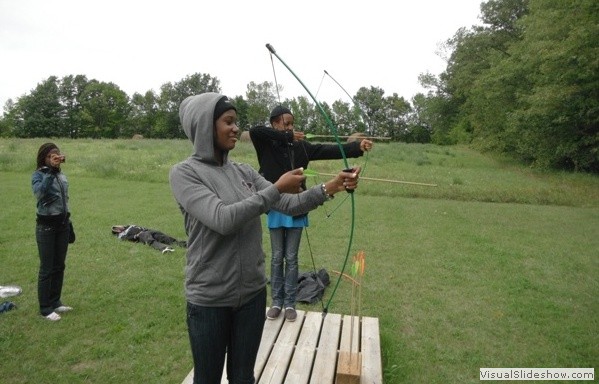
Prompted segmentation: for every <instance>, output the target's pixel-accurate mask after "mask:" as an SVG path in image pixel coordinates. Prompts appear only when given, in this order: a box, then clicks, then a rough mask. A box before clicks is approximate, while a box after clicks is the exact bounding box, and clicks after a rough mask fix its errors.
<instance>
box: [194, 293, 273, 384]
mask: <svg viewBox="0 0 599 384" xmlns="http://www.w3.org/2000/svg"><path fill="white" fill-rule="evenodd" d="M265 316H266V289H263V290H262V291H260V292H259V293H258V294H257V295H256V296H255V297H254V298H253V299H251V300H250V301H249V302H247V303H246V304H244V305H242V306H241V307H239V308H232V307H202V306H199V305H194V304H191V303H189V302H188V303H187V330H188V332H189V340H190V342H191V353H192V355H193V367H194V376H193V382H194V384H219V383H220V382H221V377H222V375H223V367H224V363H225V353H226V354H227V379H228V380H229V383H232V384H254V383H255V378H254V365H255V364H256V355H257V354H258V348H259V347H260V339H261V338H262V330H263V328H264V320H265Z"/></svg>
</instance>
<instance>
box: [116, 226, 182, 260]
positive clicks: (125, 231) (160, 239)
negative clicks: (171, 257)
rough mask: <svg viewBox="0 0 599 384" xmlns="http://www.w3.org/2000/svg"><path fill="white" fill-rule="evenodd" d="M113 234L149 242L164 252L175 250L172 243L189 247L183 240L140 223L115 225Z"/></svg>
mask: <svg viewBox="0 0 599 384" xmlns="http://www.w3.org/2000/svg"><path fill="white" fill-rule="evenodd" d="M112 234H113V235H117V237H118V238H119V239H121V240H129V241H133V242H140V243H143V244H147V245H149V246H151V247H152V248H154V249H157V250H159V251H160V252H162V253H166V252H174V249H173V248H171V247H170V246H171V245H178V246H180V247H184V248H185V247H187V243H186V242H185V241H182V240H177V239H175V238H174V237H172V236H169V235H167V234H164V233H163V232H160V231H157V230H155V229H149V228H145V227H140V226H139V225H133V224H130V225H113V226H112Z"/></svg>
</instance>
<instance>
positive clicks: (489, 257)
mask: <svg viewBox="0 0 599 384" xmlns="http://www.w3.org/2000/svg"><path fill="white" fill-rule="evenodd" d="M43 142H44V140H41V139H36V140H16V139H1V140H0V180H1V181H0V196H1V198H2V205H3V206H2V209H0V226H1V227H0V257H1V261H2V264H1V268H0V285H7V284H16V285H19V286H21V287H22V288H23V294H22V295H20V296H17V297H14V298H11V299H6V300H12V301H14V302H15V303H16V304H17V305H18V308H17V309H16V310H14V311H11V312H7V313H3V314H0V372H1V375H2V376H1V379H0V382H2V383H10V384H12V383H39V382H43V383H56V384H61V383H65V384H66V383H111V384H112V383H180V382H181V381H182V380H183V378H184V377H185V376H186V374H187V373H188V372H189V370H190V369H191V366H192V362H191V353H190V351H189V345H188V339H187V331H186V326H185V310H184V305H185V302H184V297H183V268H184V264H185V262H184V250H183V249H180V248H177V249H176V251H175V252H174V253H171V254H167V255H162V254H160V253H159V252H158V251H155V250H153V249H152V248H150V247H147V246H144V245H141V244H133V243H127V242H120V241H118V240H117V239H116V238H114V237H113V235H112V234H111V232H110V227H111V226H112V225H113V224H131V223H134V224H139V225H143V226H147V227H151V228H155V229H159V230H162V231H163V232H166V233H168V234H170V235H172V236H175V237H178V238H184V230H183V223H182V217H181V214H180V212H179V210H178V208H177V206H176V204H175V202H174V199H173V198H172V195H171V193H170V188H169V186H168V182H167V180H168V170H169V169H170V167H171V166H172V165H173V164H175V163H176V162H178V161H180V160H182V159H184V158H185V157H187V156H188V155H189V154H190V152H191V144H190V143H188V142H187V141H182V140H171V141H169V140H137V141H135V140H114V141H109V140H57V141H56V143H57V144H58V145H59V146H60V147H61V149H62V150H63V152H64V153H65V154H66V156H67V162H66V163H65V164H64V167H63V170H64V172H65V173H66V174H67V176H68V178H69V183H70V194H71V209H72V213H73V217H72V219H73V222H74V224H75V228H76V231H77V235H78V237H77V242H76V243H75V244H73V245H72V246H71V247H70V249H69V255H68V258H67V271H66V277H65V287H64V292H63V299H64V301H65V303H67V304H68V305H71V306H73V307H74V308H75V310H74V311H73V312H71V313H68V314H65V315H64V316H63V320H61V321H60V322H58V323H52V322H49V321H45V320H43V319H42V318H41V317H40V316H39V315H38V308H37V294H36V282H37V280H36V279H37V269H38V258H37V248H36V244H35V237H34V217H35V200H34V198H33V196H32V193H31V189H30V178H31V173H32V171H33V168H34V167H35V154H36V151H37V148H38V147H39V145H40V144H42V143H43ZM232 157H233V158H234V159H236V160H239V161H242V162H248V163H250V164H254V165H255V164H256V160H255V155H254V152H253V148H252V147H251V145H250V144H248V143H244V142H240V143H238V147H237V148H236V149H235V151H234V152H233V153H232ZM350 163H351V164H357V165H362V166H364V165H365V168H366V170H365V175H364V176H365V177H372V178H380V179H393V180H401V181H410V182H421V183H433V184H436V185H437V186H436V187H424V186H416V185H409V184H399V183H388V182H377V181H367V180H363V181H362V182H361V184H360V189H359V190H358V192H357V193H356V228H355V237H354V249H353V251H354V252H355V251H357V250H364V251H365V254H366V274H365V283H364V290H363V293H362V296H363V303H362V315H365V316H374V317H378V318H379V320H380V331H381V342H382V356H383V370H384V379H385V383H475V382H479V368H480V367H563V368H566V367H595V368H597V367H599V349H598V348H597V345H599V336H598V330H599V301H598V299H597V298H598V297H599V178H598V177H597V176H593V175H584V174H569V173H556V172H541V171H536V170H532V169H530V168H526V167H522V166H520V165H518V164H515V163H514V162H511V161H508V160H506V159H499V158H496V157H491V156H488V155H484V154H480V153H477V152H474V151H472V150H470V149H468V148H466V147H438V146H434V145H405V144H377V146H375V149H374V151H373V152H372V153H371V155H369V157H368V159H366V158H360V159H351V160H350ZM342 166H343V164H342V162H341V161H329V162H313V163H312V164H311V168H313V169H315V170H317V171H319V172H324V173H330V172H335V170H337V169H340V168H342ZM324 179H325V178H324V177H323V178H322V179H320V178H316V179H315V180H310V183H311V184H312V183H316V182H318V181H322V180H324ZM340 200H341V199H340V198H336V199H335V200H333V201H331V202H328V203H327V204H326V206H325V207H321V208H319V209H318V210H316V211H314V212H312V213H311V214H310V228H309V231H308V233H309V238H310V244H311V251H312V253H313V255H314V260H315V264H316V267H317V268H326V269H327V270H328V271H329V272H331V273H332V271H335V270H337V271H338V270H339V269H340V268H341V265H342V261H343V258H344V256H345V247H346V245H347V237H348V233H349V219H350V212H349V211H350V204H349V201H347V202H346V203H345V204H344V205H343V206H341V207H340V208H339V209H337V210H335V212H334V213H333V214H332V215H331V217H329V218H327V213H330V212H331V211H332V210H333V209H334V208H335V206H336V204H337V202H338V201H340ZM269 247H270V245H269V241H268V235H267V233H266V232H265V234H264V248H265V251H266V254H267V255H268V254H269V252H270V250H269ZM267 264H268V263H267ZM311 269H312V261H311V259H310V249H308V246H307V241H306V238H305V237H304V239H303V240H302V247H301V250H300V270H301V271H307V270H311ZM332 276H334V274H333V273H332ZM350 292H351V288H350V286H349V285H348V284H347V283H346V282H342V283H341V285H340V287H339V289H338V291H337V293H336V295H335V296H334V297H333V300H332V303H331V307H330V312H331V313H348V312H349V301H350ZM330 293H331V289H329V290H327V292H326V293H325V300H327V299H328V298H329V297H328V295H329V294H330ZM299 308H300V309H305V310H311V311H320V310H321V306H320V304H316V305H313V306H308V305H300V306H299Z"/></svg>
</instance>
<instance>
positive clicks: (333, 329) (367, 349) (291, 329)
mask: <svg viewBox="0 0 599 384" xmlns="http://www.w3.org/2000/svg"><path fill="white" fill-rule="evenodd" d="M283 315H284V313H281V316H279V318H278V319H276V320H266V321H265V323H264V333H263V334H262V342H261V344H260V350H259V351H258V358H257V359H256V367H255V368H254V374H255V376H256V383H259V384H265V383H269V384H282V383H285V384H309V383H311V384H329V383H330V384H333V383H335V376H336V371H337V361H338V356H339V353H340V352H343V351H349V350H350V339H351V338H353V341H352V342H351V344H352V350H353V351H354V352H356V350H359V351H360V354H361V358H362V367H361V376H360V383H361V384H380V383H382V382H383V371H382V364H381V345H380V337H379V320H378V318H375V317H362V318H361V320H360V319H359V318H358V317H355V316H354V317H353V329H354V330H353V332H352V331H351V329H352V316H342V315H338V314H331V313H329V314H327V315H326V316H325V318H324V319H323V317H322V313H320V312H305V311H300V310H298V311H297V320H296V321H294V322H288V321H284V316H283ZM192 383H193V369H192V370H191V372H189V374H188V375H187V377H186V378H185V380H183V383H182V384H192ZM221 383H223V384H224V383H227V378H226V372H225V373H223V379H222V381H221Z"/></svg>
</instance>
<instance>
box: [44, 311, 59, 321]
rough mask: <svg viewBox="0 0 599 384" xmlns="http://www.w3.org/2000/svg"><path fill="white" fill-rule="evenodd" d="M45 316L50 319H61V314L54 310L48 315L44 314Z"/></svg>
mask: <svg viewBox="0 0 599 384" xmlns="http://www.w3.org/2000/svg"><path fill="white" fill-rule="evenodd" d="M44 318H46V319H48V320H50V321H58V320H60V319H61V317H60V315H59V314H58V313H56V312H52V313H51V314H49V315H48V316H44Z"/></svg>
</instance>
